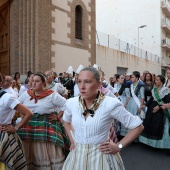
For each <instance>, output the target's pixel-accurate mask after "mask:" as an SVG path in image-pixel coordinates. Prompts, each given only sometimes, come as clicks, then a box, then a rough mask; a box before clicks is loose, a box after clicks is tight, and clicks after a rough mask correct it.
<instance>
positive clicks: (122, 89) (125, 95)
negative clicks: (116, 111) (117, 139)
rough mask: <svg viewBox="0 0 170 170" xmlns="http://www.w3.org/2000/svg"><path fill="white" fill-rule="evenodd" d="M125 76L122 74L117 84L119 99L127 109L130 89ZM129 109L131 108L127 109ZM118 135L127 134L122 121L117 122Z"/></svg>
mask: <svg viewBox="0 0 170 170" xmlns="http://www.w3.org/2000/svg"><path fill="white" fill-rule="evenodd" d="M124 80H125V77H124V76H123V75H120V77H119V78H118V82H117V86H116V88H117V89H116V90H117V92H118V94H119V95H118V99H119V100H120V101H121V103H122V104H123V106H124V107H125V108H126V110H127V105H128V102H129V100H130V90H129V88H127V87H128V85H127V84H126V82H125V81H124ZM127 111H129V110H127ZM116 124H117V126H116V127H117V130H116V132H117V135H118V136H125V135H126V133H127V132H126V128H125V127H124V126H123V125H121V123H120V122H117V123H116Z"/></svg>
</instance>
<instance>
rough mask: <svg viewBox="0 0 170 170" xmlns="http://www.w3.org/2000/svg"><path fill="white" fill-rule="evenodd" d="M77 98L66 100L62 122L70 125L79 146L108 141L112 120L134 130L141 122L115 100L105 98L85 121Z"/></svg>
mask: <svg viewBox="0 0 170 170" xmlns="http://www.w3.org/2000/svg"><path fill="white" fill-rule="evenodd" d="M82 113H83V110H82V106H81V104H79V100H78V97H74V98H71V99H69V100H67V103H66V110H65V112H64V115H63V120H64V121H65V122H67V123H71V124H72V125H73V128H74V130H75V132H74V138H75V141H76V142H77V143H80V144H101V143H103V142H105V141H107V140H108V139H109V129H110V126H111V123H113V120H114V119H117V120H118V121H120V122H121V123H122V124H123V125H124V126H125V127H126V128H129V129H134V128H136V127H137V126H139V125H140V124H141V123H142V121H141V119H140V118H139V117H138V116H134V115H132V114H131V113H129V112H128V111H127V110H126V109H125V108H124V107H123V105H122V103H121V102H120V101H119V100H118V99H117V98H112V97H109V96H105V98H104V100H103V101H102V103H101V104H100V106H99V108H98V109H97V110H96V111H95V115H94V116H93V117H91V116H88V117H87V119H86V120H85V118H84V116H83V114H82Z"/></svg>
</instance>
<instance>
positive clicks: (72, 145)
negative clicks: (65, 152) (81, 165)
mask: <svg viewBox="0 0 170 170" xmlns="http://www.w3.org/2000/svg"><path fill="white" fill-rule="evenodd" d="M74 149H75V144H74V143H71V145H70V151H72V150H74Z"/></svg>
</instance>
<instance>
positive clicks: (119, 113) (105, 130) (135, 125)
mask: <svg viewBox="0 0 170 170" xmlns="http://www.w3.org/2000/svg"><path fill="white" fill-rule="evenodd" d="M100 86H101V80H100V73H99V71H98V70H96V69H95V68H92V67H87V68H84V69H83V70H81V72H80V74H79V79H78V87H79V90H80V96H79V97H74V98H71V99H69V100H67V103H66V110H65V111H64V115H63V120H64V127H65V129H66V131H67V134H68V136H69V138H70V141H71V147H70V150H71V152H70V153H69V155H68V157H67V159H66V161H65V163H64V166H63V170H74V169H76V167H81V170H85V169H87V167H88V169H89V170H102V169H105V170H110V169H113V168H114V169H116V170H124V169H125V168H124V165H123V161H122V159H121V157H120V155H119V152H120V151H121V148H123V147H126V146H127V145H128V144H130V143H131V142H132V141H133V140H135V139H136V138H137V137H138V136H139V135H140V133H141V132H142V130H143V126H142V121H141V119H140V118H139V117H138V116H134V115H132V114H131V113H129V112H128V111H127V110H126V109H125V108H124V106H123V105H122V103H121V102H120V101H119V100H117V99H116V98H113V97H109V96H104V94H102V93H100V92H99V90H98V89H99V88H100ZM114 119H117V120H118V121H120V122H121V123H123V124H124V126H125V127H128V128H129V129H131V131H130V132H129V133H128V134H127V135H126V136H125V137H124V138H123V139H122V140H121V141H120V143H118V144H115V143H113V142H112V141H111V140H109V133H110V132H109V129H110V126H111V124H112V122H113V121H114Z"/></svg>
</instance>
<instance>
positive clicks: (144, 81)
mask: <svg viewBox="0 0 170 170" xmlns="http://www.w3.org/2000/svg"><path fill="white" fill-rule="evenodd" d="M147 74H149V75H150V81H151V82H152V81H153V79H152V74H151V73H146V74H145V77H144V82H146V76H147Z"/></svg>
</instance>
